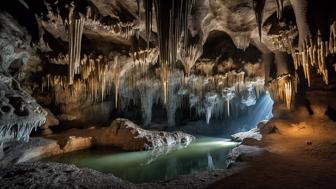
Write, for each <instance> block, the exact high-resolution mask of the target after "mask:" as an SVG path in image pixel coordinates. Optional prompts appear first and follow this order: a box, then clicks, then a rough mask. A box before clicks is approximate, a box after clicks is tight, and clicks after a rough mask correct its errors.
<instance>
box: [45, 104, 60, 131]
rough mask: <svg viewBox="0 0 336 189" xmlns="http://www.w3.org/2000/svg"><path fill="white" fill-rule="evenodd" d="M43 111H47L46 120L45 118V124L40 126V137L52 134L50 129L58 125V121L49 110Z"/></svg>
mask: <svg viewBox="0 0 336 189" xmlns="http://www.w3.org/2000/svg"><path fill="white" fill-rule="evenodd" d="M45 110H46V111H47V118H46V122H45V123H44V124H43V125H42V126H41V130H42V135H44V136H48V135H50V134H52V130H51V129H50V127H53V126H57V125H59V120H58V119H57V118H56V116H55V115H54V114H53V113H52V112H51V111H50V110H49V109H45Z"/></svg>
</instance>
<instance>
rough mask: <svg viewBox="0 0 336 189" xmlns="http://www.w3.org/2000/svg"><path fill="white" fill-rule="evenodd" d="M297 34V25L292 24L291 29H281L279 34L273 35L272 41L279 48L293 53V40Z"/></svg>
mask: <svg viewBox="0 0 336 189" xmlns="http://www.w3.org/2000/svg"><path fill="white" fill-rule="evenodd" d="M297 35H298V30H297V27H296V26H293V25H290V26H289V30H281V31H280V32H279V34H278V35H271V42H272V44H273V46H274V47H275V48H276V49H277V50H279V51H282V52H287V53H288V54H291V53H292V52H293V51H294V47H293V42H294V40H295V38H296V37H297Z"/></svg>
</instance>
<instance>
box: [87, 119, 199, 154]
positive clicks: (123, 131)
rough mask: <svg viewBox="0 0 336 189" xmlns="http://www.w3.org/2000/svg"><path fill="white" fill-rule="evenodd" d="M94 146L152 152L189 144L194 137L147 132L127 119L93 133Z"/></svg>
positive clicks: (117, 120) (114, 122)
mask: <svg viewBox="0 0 336 189" xmlns="http://www.w3.org/2000/svg"><path fill="white" fill-rule="evenodd" d="M92 137H93V138H94V141H95V144H96V145H112V146H117V147H120V148H122V149H124V150H131V151H140V150H152V149H156V148H159V147H161V146H169V145H175V144H179V143H183V144H189V143H190V142H191V141H192V140H193V139H194V137H193V136H192V135H189V134H186V133H183V132H178V131H177V132H164V131H149V130H145V129H142V128H141V127H139V126H138V125H136V124H134V123H133V122H131V121H129V120H127V119H116V120H114V121H113V122H112V124H111V126H110V127H107V128H101V129H97V131H96V132H93V136H92Z"/></svg>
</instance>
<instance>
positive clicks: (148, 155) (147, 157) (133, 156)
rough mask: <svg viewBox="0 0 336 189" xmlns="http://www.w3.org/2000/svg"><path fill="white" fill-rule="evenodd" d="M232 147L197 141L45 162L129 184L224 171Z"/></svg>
mask: <svg viewBox="0 0 336 189" xmlns="http://www.w3.org/2000/svg"><path fill="white" fill-rule="evenodd" d="M236 145H237V143H234V142H230V141H228V140H226V139H219V138H200V139H196V140H194V141H193V142H192V143H190V144H189V145H188V146H183V145H178V146H174V147H170V148H168V147H164V148H160V149H158V150H154V151H143V152H125V151H121V150H115V149H111V148H97V149H90V150H85V151H79V152H74V153H69V154H65V155H62V156H55V157H52V158H49V159H48V160H47V161H54V162H60V163H66V164H74V165H76V166H78V167H86V168H91V169H95V170H97V171H101V172H104V173H112V174H113V175H115V176H117V177H120V178H122V179H125V180H128V181H130V182H133V183H144V182H152V181H157V180H165V179H170V178H174V177H176V176H178V175H184V174H192V173H198V172H202V171H207V170H214V169H225V168H226V167H227V164H228V163H229V161H228V159H227V157H228V154H229V153H230V151H231V150H232V148H234V147H235V146H236Z"/></svg>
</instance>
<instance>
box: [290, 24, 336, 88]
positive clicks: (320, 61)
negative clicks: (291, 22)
mask: <svg viewBox="0 0 336 189" xmlns="http://www.w3.org/2000/svg"><path fill="white" fill-rule="evenodd" d="M335 53H336V22H334V23H333V24H332V25H331V27H330V37H329V40H328V41H323V39H322V35H321V33H320V31H318V36H317V39H316V40H313V39H312V38H311V37H310V38H309V39H306V40H305V43H304V45H303V47H302V50H301V51H299V52H293V54H292V56H293V60H294V66H295V69H298V67H299V66H302V67H303V71H304V75H305V78H306V79H307V82H308V86H310V85H311V81H310V80H311V78H310V71H311V68H312V67H317V72H318V74H320V75H322V77H323V81H324V82H325V84H326V85H328V84H329V74H328V69H327V64H326V57H327V56H329V55H330V54H335Z"/></svg>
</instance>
